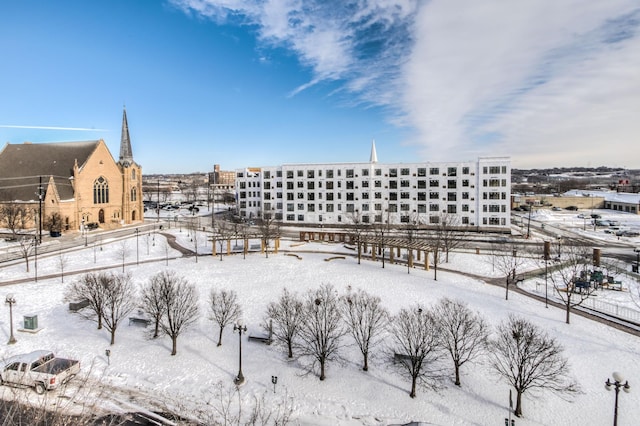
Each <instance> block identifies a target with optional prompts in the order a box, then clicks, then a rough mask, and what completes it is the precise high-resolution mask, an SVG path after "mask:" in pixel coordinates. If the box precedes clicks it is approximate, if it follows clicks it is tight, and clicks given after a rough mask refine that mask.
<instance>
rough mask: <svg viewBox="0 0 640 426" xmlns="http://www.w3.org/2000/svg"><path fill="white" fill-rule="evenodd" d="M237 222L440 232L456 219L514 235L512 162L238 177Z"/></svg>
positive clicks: (278, 171)
mask: <svg viewBox="0 0 640 426" xmlns="http://www.w3.org/2000/svg"><path fill="white" fill-rule="evenodd" d="M236 197H237V209H238V214H239V215H240V216H241V217H243V218H246V219H251V218H261V217H263V216H264V215H265V214H272V215H274V216H273V217H275V218H276V219H277V220H278V221H282V224H283V225H326V226H340V225H349V224H352V223H354V220H357V221H361V222H362V223H371V224H373V223H389V224H390V225H391V226H393V225H403V224H408V223H414V224H415V223H420V224H426V225H428V224H435V223H438V221H440V220H441V218H442V215H444V214H449V215H454V216H456V218H457V221H458V223H459V225H460V226H469V227H473V229H477V230H483V229H484V230H488V229H492V230H507V229H509V227H510V199H511V165H510V158H509V157H480V158H478V159H477V161H473V162H438V163H409V164H404V163H400V164H380V163H378V162H377V155H376V150H375V144H373V145H372V148H371V160H370V161H369V162H368V163H333V164H285V165H281V166H273V167H256V168H246V169H238V170H236Z"/></svg>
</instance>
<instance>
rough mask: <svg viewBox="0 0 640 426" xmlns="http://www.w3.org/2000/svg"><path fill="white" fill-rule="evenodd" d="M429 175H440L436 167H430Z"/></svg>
mask: <svg viewBox="0 0 640 426" xmlns="http://www.w3.org/2000/svg"><path fill="white" fill-rule="evenodd" d="M429 174H430V175H438V174H440V169H439V168H437V167H431V168H430V169H429Z"/></svg>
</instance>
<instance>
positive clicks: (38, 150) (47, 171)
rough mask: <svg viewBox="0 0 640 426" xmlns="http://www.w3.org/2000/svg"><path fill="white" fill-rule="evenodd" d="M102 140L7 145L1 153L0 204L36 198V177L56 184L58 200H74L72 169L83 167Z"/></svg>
mask: <svg viewBox="0 0 640 426" xmlns="http://www.w3.org/2000/svg"><path fill="white" fill-rule="evenodd" d="M100 143H104V142H102V141H86V142H60V143H28V142H25V143H24V144H10V143H8V144H7V145H5V147H4V148H3V149H2V151H0V183H1V185H0V201H11V200H20V201H32V200H36V199H37V198H38V197H37V195H36V193H37V192H38V186H39V177H40V176H43V178H45V179H43V181H42V183H43V186H44V187H45V188H46V185H47V178H49V177H50V178H51V179H53V181H54V182H55V183H56V187H57V189H58V193H59V195H60V198H61V199H63V200H68V199H72V198H73V197H74V193H73V187H72V186H71V183H70V179H72V178H73V177H74V176H73V173H74V172H73V168H74V166H75V165H76V162H77V164H78V165H79V166H80V168H82V166H83V165H84V164H85V163H86V161H87V160H88V159H89V157H90V156H91V154H92V153H93V152H94V151H95V150H96V148H97V147H98V145H99V144H100Z"/></svg>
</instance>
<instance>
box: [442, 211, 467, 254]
mask: <svg viewBox="0 0 640 426" xmlns="http://www.w3.org/2000/svg"><path fill="white" fill-rule="evenodd" d="M436 232H438V233H439V234H440V241H441V242H442V248H443V250H444V255H445V258H444V261H445V263H449V253H450V252H451V251H453V250H455V249H457V248H460V247H463V246H464V244H465V238H464V232H462V231H461V230H460V217H459V216H457V215H455V214H451V213H442V214H440V221H439V222H438V224H437V226H436Z"/></svg>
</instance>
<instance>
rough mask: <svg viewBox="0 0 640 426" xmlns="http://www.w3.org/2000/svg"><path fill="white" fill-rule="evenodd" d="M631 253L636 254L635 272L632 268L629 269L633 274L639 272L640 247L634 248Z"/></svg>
mask: <svg viewBox="0 0 640 426" xmlns="http://www.w3.org/2000/svg"><path fill="white" fill-rule="evenodd" d="M633 251H635V252H636V267H635V270H634V268H633V267H632V268H631V269H632V271H633V272H640V247H636V248H634V249H633Z"/></svg>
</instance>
